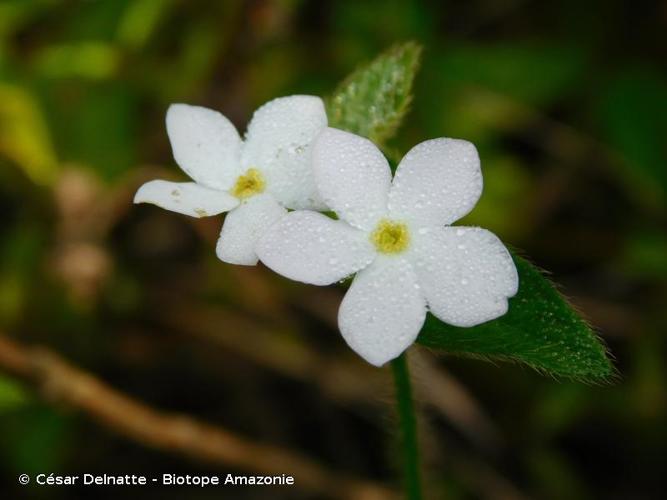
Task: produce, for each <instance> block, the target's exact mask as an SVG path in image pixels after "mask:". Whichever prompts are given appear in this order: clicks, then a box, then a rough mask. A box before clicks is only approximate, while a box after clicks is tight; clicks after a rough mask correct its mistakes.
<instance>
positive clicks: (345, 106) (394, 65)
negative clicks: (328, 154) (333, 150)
mask: <svg viewBox="0 0 667 500" xmlns="http://www.w3.org/2000/svg"><path fill="white" fill-rule="evenodd" d="M420 55H421V47H420V46H419V45H417V44H416V43H413V42H407V43H404V44H401V45H397V46H395V47H392V48H391V49H389V50H388V51H386V52H385V53H383V54H381V55H380V56H378V57H377V58H376V59H375V60H374V61H372V62H371V63H370V64H368V65H367V66H364V67H362V68H360V69H358V70H357V71H355V72H354V73H352V74H351V75H350V76H349V77H348V78H347V79H346V80H345V81H343V83H341V84H340V86H339V87H338V88H337V89H336V91H335V92H334V93H333V95H332V96H331V97H330V98H329V99H327V114H328V117H329V125H331V126H332V127H336V128H340V129H343V130H349V131H350V132H354V133H355V134H359V135H362V136H364V137H368V138H369V139H370V140H372V141H373V142H375V143H376V144H383V143H384V141H386V140H387V139H389V138H390V137H391V136H392V135H393V134H394V132H395V131H396V129H397V128H398V126H399V125H400V123H401V120H402V119H403V117H404V116H405V114H406V113H407V111H408V109H409V107H410V102H411V101H412V84H413V81H414V78H415V74H416V72H417V69H418V67H419V58H420Z"/></svg>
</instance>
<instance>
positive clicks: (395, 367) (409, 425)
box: [391, 353, 422, 500]
mask: <svg viewBox="0 0 667 500" xmlns="http://www.w3.org/2000/svg"><path fill="white" fill-rule="evenodd" d="M391 368H392V371H393V372H394V385H395V386H396V408H397V410H398V418H399V425H400V431H401V449H402V454H403V469H404V474H405V478H404V482H405V498H406V499H408V500H421V497H422V495H421V482H420V479H419V448H418V446H417V420H416V418H415V409H414V404H413V401H412V388H411V386H410V372H409V370H408V362H407V358H406V355H405V353H403V354H401V355H400V356H399V357H398V358H396V359H394V360H393V361H392V362H391Z"/></svg>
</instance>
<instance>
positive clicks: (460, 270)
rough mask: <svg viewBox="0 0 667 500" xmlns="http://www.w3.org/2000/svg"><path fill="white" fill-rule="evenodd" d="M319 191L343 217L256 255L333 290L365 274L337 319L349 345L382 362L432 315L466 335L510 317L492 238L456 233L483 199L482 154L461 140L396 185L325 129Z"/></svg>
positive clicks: (270, 236)
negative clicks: (468, 330)
mask: <svg viewBox="0 0 667 500" xmlns="http://www.w3.org/2000/svg"><path fill="white" fill-rule="evenodd" d="M313 168H314V176H315V184H316V185H317V188H318V190H319V192H320V194H321V196H322V198H323V199H324V201H325V202H326V203H327V204H328V205H329V206H330V207H331V209H332V210H333V211H334V212H335V213H336V214H337V215H338V217H339V219H340V220H333V219H331V218H328V217H326V216H325V215H322V214H320V213H316V212H312V211H308V210H302V211H295V212H291V213H289V214H287V215H286V216H285V217H283V218H282V219H281V220H280V221H278V222H277V223H276V224H275V225H273V226H272V227H271V229H269V230H268V231H267V232H266V234H265V235H264V236H263V237H262V238H261V239H260V241H259V243H258V246H257V254H258V255H259V257H260V259H261V260H262V262H264V263H265V264H266V265H267V266H268V267H270V268H271V269H273V270H274V271H276V272H278V273H280V274H282V275H284V276H286V277H288V278H291V279H294V280H298V281H303V282H305V283H311V284H315V285H328V284H331V283H334V282H336V281H338V280H341V279H343V278H345V277H346V276H349V275H350V274H352V273H355V272H357V275H356V276H355V278H354V281H353V282H352V285H351V286H350V288H349V290H348V291H347V293H346V295H345V298H344V299H343V302H342V304H341V306H340V310H339V313H338V325H339V327H340V331H341V333H342V334H343V337H344V338H345V340H346V341H347V343H348V344H349V345H350V347H352V349H354V350H355V351H356V352H357V353H359V354H360V355H361V356H362V357H364V358H365V359H366V360H367V361H368V362H370V363H372V364H374V365H378V366H379V365H382V364H384V363H386V362H387V361H389V360H391V359H393V358H395V357H397V356H398V355H400V354H401V352H403V351H404V350H405V349H406V348H407V347H408V346H410V344H412V343H413V342H414V341H415V339H416V338H417V335H418V334H419V331H420V329H421V327H422V325H423V323H424V319H425V316H426V311H427V309H428V310H429V311H431V313H433V314H434V315H435V316H437V317H438V318H440V319H441V320H442V321H444V322H446V323H449V324H452V325H457V326H464V327H469V326H473V325H477V324H479V323H483V322H485V321H489V320H491V319H494V318H497V317H498V316H502V315H503V314H505V312H507V307H508V305H507V299H508V297H511V296H513V295H514V294H516V292H517V289H518V275H517V271H516V268H515V266H514V263H513V261H512V258H511V257H510V255H509V253H508V251H507V249H506V248H505V247H504V246H503V244H502V243H501V242H500V240H499V239H498V238H497V237H496V236H495V235H493V234H492V233H490V232H489V231H486V230H485V229H481V228H476V227H450V226H448V225H449V224H451V223H453V222H454V221H456V220H458V219H459V218H461V217H463V216H464V215H465V214H467V213H468V212H469V211H470V210H471V209H472V208H473V206H474V205H475V203H476V202H477V200H478V199H479V196H480V194H481V192H482V174H481V170H480V164H479V156H478V155H477V150H476V149H475V147H474V146H473V145H472V144H471V143H469V142H467V141H462V140H457V139H444V138H442V139H434V140H430V141H426V142H422V143H421V144H419V145H417V146H415V147H414V148H413V149H412V150H410V151H409V152H408V154H407V155H406V156H405V157H404V158H403V160H402V161H401V163H400V164H399V166H398V169H397V171H396V175H395V176H394V179H393V182H392V179H391V171H390V169H389V165H388V163H387V160H386V159H385V158H384V156H383V155H382V153H381V152H380V151H379V150H378V148H377V147H376V146H375V145H374V144H373V143H372V142H370V141H369V140H367V139H364V138H362V137H359V136H356V135H353V134H350V133H347V132H343V131H341V130H336V129H332V128H328V129H326V130H325V131H324V132H323V133H322V134H321V135H320V137H319V138H318V139H317V141H316V142H315V145H314V147H313Z"/></svg>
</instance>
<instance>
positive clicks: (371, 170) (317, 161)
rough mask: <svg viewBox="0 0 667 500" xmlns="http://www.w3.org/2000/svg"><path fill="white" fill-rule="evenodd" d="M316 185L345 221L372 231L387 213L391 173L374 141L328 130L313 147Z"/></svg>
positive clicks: (340, 131)
mask: <svg viewBox="0 0 667 500" xmlns="http://www.w3.org/2000/svg"><path fill="white" fill-rule="evenodd" d="M313 169H314V172H315V184H316V185H317V188H318V190H319V192H320V195H321V196H322V198H323V199H324V202H325V203H326V204H327V205H328V206H329V207H330V208H331V209H332V210H333V211H334V212H336V213H337V214H338V215H339V216H340V218H341V219H344V220H346V221H347V222H349V223H350V224H352V225H353V226H355V227H358V228H360V229H366V230H371V229H373V228H374V227H375V225H376V223H377V221H378V219H380V218H381V217H382V216H383V215H385V213H386V212H387V193H388V191H389V186H390V184H391V170H390V169H389V164H388V163H387V160H386V158H385V157H384V156H383V155H382V153H381V152H380V150H379V149H378V148H377V146H375V144H373V143H372V142H371V141H369V140H368V139H366V138H364V137H360V136H358V135H354V134H350V133H348V132H344V131H342V130H338V129H335V128H327V129H326V130H325V131H324V132H322V134H320V136H319V138H318V139H317V141H316V142H315V146H314V148H313Z"/></svg>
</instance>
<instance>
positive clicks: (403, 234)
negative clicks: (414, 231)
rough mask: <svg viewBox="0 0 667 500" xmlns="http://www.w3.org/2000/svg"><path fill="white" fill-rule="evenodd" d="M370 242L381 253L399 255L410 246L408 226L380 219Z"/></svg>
mask: <svg viewBox="0 0 667 500" xmlns="http://www.w3.org/2000/svg"><path fill="white" fill-rule="evenodd" d="M371 241H372V242H373V244H374V245H375V248H377V250H378V252H381V253H400V252H402V251H403V250H405V249H406V248H407V247H408V245H409V244H410V233H409V232H408V226H406V225H405V224H403V223H401V222H394V221H391V220H387V219H382V220H381V221H380V222H379V223H378V225H377V227H376V228H375V230H374V231H373V232H372V233H371Z"/></svg>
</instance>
